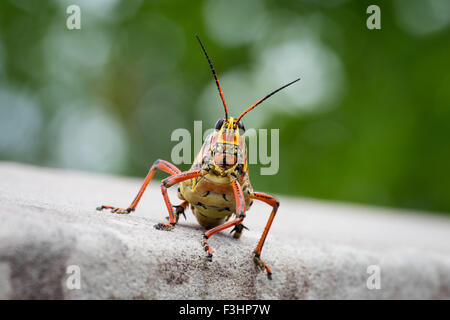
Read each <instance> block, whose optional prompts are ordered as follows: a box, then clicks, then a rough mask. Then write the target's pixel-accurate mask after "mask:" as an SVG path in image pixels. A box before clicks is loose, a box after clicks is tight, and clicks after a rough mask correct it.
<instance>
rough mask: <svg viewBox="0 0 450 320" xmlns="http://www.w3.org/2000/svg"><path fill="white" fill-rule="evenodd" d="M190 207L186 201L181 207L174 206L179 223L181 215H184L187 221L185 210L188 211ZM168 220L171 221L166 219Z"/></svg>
mask: <svg viewBox="0 0 450 320" xmlns="http://www.w3.org/2000/svg"><path fill="white" fill-rule="evenodd" d="M188 205H189V202H188V201H186V200H185V201H183V202H182V203H180V204H179V205H176V206H173V208H174V209H175V218H176V219H177V222H178V220H179V219H180V215H183V217H184V220H186V214H185V213H184V210H186V208H187V207H188ZM166 219H169V217H166Z"/></svg>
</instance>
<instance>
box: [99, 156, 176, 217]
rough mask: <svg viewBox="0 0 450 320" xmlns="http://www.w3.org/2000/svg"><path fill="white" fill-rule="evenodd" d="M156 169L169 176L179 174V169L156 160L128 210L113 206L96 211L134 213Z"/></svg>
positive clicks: (102, 207) (103, 206)
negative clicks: (107, 210)
mask: <svg viewBox="0 0 450 320" xmlns="http://www.w3.org/2000/svg"><path fill="white" fill-rule="evenodd" d="M156 169H159V170H162V171H164V172H167V173H168V174H170V175H174V174H178V173H180V172H181V171H180V169H178V168H177V167H175V166H174V165H173V164H171V163H169V162H167V161H164V160H156V161H155V162H154V163H153V165H152V166H151V168H150V170H149V171H148V173H147V176H146V177H145V180H144V183H143V184H142V186H141V188H140V189H139V192H138V194H137V195H136V197H135V198H134V200H133V202H131V204H130V206H129V207H128V208H126V209H123V208H118V207H113V206H107V205H102V206H100V207H97V210H98V211H102V210H103V209H109V210H111V212H113V213H117V214H129V213H131V212H132V211H134V210H135V209H136V207H137V205H138V203H139V201H140V200H141V197H142V195H143V194H144V192H145V189H146V188H147V186H148V184H149V183H150V181H151V180H152V178H153V175H154V174H155V171H156Z"/></svg>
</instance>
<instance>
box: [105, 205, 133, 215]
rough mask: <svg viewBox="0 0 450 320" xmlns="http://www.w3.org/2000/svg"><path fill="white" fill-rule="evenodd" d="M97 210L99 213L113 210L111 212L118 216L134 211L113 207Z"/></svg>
mask: <svg viewBox="0 0 450 320" xmlns="http://www.w3.org/2000/svg"><path fill="white" fill-rule="evenodd" d="M96 209H97V210H98V211H102V210H103V209H109V210H111V212H113V213H117V214H129V213H130V212H131V211H133V210H131V209H130V208H127V209H123V208H117V207H111V206H101V207H97V208H96Z"/></svg>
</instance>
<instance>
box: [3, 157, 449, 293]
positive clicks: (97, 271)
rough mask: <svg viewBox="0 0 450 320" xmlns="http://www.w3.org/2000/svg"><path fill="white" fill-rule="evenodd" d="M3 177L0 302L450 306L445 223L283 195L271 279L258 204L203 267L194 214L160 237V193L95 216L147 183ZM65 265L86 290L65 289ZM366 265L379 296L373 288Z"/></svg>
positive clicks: (25, 174)
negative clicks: (373, 268)
mask: <svg viewBox="0 0 450 320" xmlns="http://www.w3.org/2000/svg"><path fill="white" fill-rule="evenodd" d="M0 177H1V179H0V219H1V224H0V298H1V299H33V298H34V299H55V298H56V299H405V298H412V299H449V298H450V248H449V246H448V244H449V243H450V222H449V219H447V218H446V217H439V216H428V215H426V216H425V215H422V214H420V213H409V214H405V212H398V211H392V210H383V209H375V208H370V207H363V206H350V205H343V204H337V203H327V202H316V201H310V200H302V199H292V198H286V199H285V198H282V197H281V199H280V200H281V207H280V211H279V214H278V215H277V218H276V220H275V222H274V225H273V229H272V231H271V233H270V234H269V237H268V238H267V241H266V246H265V247H264V250H263V254H262V257H263V259H264V260H265V261H266V262H267V263H268V264H269V265H270V266H271V268H272V270H273V280H272V281H269V280H268V279H267V277H266V276H265V274H264V273H262V272H259V270H257V268H256V267H255V266H254V263H253V261H252V255H251V252H252V250H253V249H254V246H255V245H256V243H257V241H258V239H259V236H260V234H261V232H262V229H263V226H264V223H265V222H266V220H267V218H268V215H269V212H270V209H269V208H268V207H266V206H264V205H262V204H261V205H260V204H255V206H254V207H253V208H252V209H251V210H250V211H249V212H248V216H247V217H248V218H247V221H246V225H247V226H248V227H249V228H250V231H245V232H244V234H243V236H242V237H241V239H239V240H235V239H232V238H231V237H230V236H229V234H228V232H226V231H224V232H222V233H220V234H217V235H215V236H214V237H212V238H211V240H210V244H211V246H212V248H213V250H214V260H213V262H208V261H207V260H206V257H205V252H204V251H203V250H202V247H201V234H202V229H201V228H200V227H199V226H198V225H197V224H196V223H195V219H194V217H193V216H192V215H191V214H190V211H188V212H187V218H188V219H187V221H183V220H182V221H181V223H180V224H179V225H178V226H177V227H176V228H175V230H174V231H172V232H162V231H157V230H155V229H153V227H152V226H153V225H154V224H155V223H157V222H161V221H162V220H163V218H164V217H165V216H166V213H165V208H164V204H163V201H162V198H161V195H160V191H159V186H158V185H157V184H152V185H150V186H149V188H148V189H147V192H146V194H145V195H144V197H143V199H142V205H140V206H139V207H138V209H137V210H136V212H134V213H132V214H131V215H113V214H110V213H107V212H103V213H99V212H97V211H95V207H96V206H98V205H99V204H101V203H110V204H112V205H120V206H126V205H127V204H128V203H129V202H130V200H132V198H133V197H134V195H135V193H136V191H137V190H138V188H139V186H140V183H141V180H140V179H130V178H123V177H112V176H106V175H99V174H89V173H83V172H75V171H64V170H57V169H48V168H39V167H33V166H26V165H20V164H14V163H5V162H3V163H0ZM170 195H171V198H172V199H176V197H175V193H174V191H171V193H170ZM174 202H175V201H174ZM70 265H75V266H78V267H79V268H80V276H81V289H80V290H76V289H75V290H69V289H68V288H67V285H66V283H67V279H68V276H69V275H68V274H66V270H67V267H68V266H70ZM370 265H377V266H379V267H380V270H381V289H379V290H377V289H375V290H369V289H368V288H367V285H366V282H367V278H368V277H369V274H368V273H367V268H368V266H370Z"/></svg>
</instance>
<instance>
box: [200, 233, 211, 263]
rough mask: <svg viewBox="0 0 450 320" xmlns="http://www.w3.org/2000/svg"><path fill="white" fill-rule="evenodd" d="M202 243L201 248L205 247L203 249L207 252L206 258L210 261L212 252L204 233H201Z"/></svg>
mask: <svg viewBox="0 0 450 320" xmlns="http://www.w3.org/2000/svg"><path fill="white" fill-rule="evenodd" d="M202 245H203V249H205V251H207V252H208V255H207V256H206V258H207V259H208V261H210V262H211V261H212V257H213V254H212V250H211V247H210V246H209V243H208V237H207V236H206V235H203V241H202Z"/></svg>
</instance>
